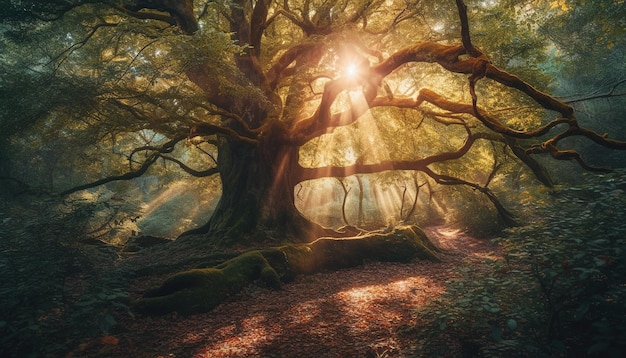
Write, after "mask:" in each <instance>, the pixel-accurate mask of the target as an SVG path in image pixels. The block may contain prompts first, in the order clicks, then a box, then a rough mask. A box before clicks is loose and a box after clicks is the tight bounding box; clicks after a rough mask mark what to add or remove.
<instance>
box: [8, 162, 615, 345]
mask: <svg viewBox="0 0 626 358" xmlns="http://www.w3.org/2000/svg"><path fill="white" fill-rule="evenodd" d="M625 191H626V172H624V171H623V170H619V171H615V172H613V173H609V174H603V175H596V174H594V175H586V176H585V181H584V183H583V184H580V185H576V186H567V187H565V186H563V187H557V188H554V189H551V190H546V189H532V190H528V191H526V192H524V193H523V194H522V196H521V197H520V202H521V203H522V206H523V211H522V212H520V213H518V218H519V219H520V221H521V222H522V223H523V224H522V225H521V226H518V227H514V228H510V229H507V230H506V231H505V232H503V233H502V234H501V235H500V236H501V237H499V238H497V239H494V240H493V241H494V244H496V245H499V246H500V247H501V248H502V252H503V254H502V258H501V259H500V258H494V259H490V258H485V259H483V260H481V263H480V265H481V268H480V269H477V268H476V267H475V266H474V265H476V264H477V263H476V261H475V260H466V261H465V263H464V264H460V265H459V266H457V267H455V268H454V271H455V275H454V278H452V279H451V280H449V281H447V282H440V284H443V285H445V292H444V293H443V294H441V295H439V296H437V297H436V298H435V299H433V300H432V301H430V302H426V303H425V304H423V305H421V306H419V307H413V308H410V307H409V308H407V310H412V314H414V315H417V316H419V317H420V319H419V323H415V324H414V325H413V326H407V325H406V324H403V325H402V326H398V327H394V328H393V329H394V330H395V331H394V332H395V334H398V335H400V336H402V337H403V339H406V340H410V341H412V342H413V343H412V344H411V347H412V349H413V351H412V353H410V352H409V353H410V354H413V355H414V356H423V355H432V356H446V355H452V356H454V355H456V354H458V355H463V356H485V357H501V356H510V357H518V356H519V357H524V356H539V357H543V356H545V357H555V356H556V357H558V356H563V357H576V356H586V357H587V356H597V357H604V356H619V354H621V352H622V351H624V350H626V347H625V343H624V342H626V320H624V318H626V317H625V314H624V302H625V300H626V252H625V249H626V242H625V241H626V192H625ZM24 202H25V201H24V200H23V199H21V200H19V201H18V200H15V201H9V200H7V201H5V202H3V204H2V206H1V207H0V224H1V226H0V238H1V240H0V278H1V281H0V299H1V302H0V337H1V338H0V347H1V348H0V355H1V356H7V357H59V356H66V355H67V354H68V352H72V355H73V356H82V355H84V356H106V354H107V352H111V351H113V350H115V349H116V347H117V346H118V345H121V344H122V343H121V341H120V338H119V337H120V336H121V335H122V334H121V332H124V330H127V329H128V327H124V324H125V322H128V321H134V322H137V321H141V320H146V318H145V317H141V316H137V315H135V313H134V312H133V311H132V309H131V304H130V303H131V296H132V290H133V288H132V287H134V286H135V285H136V284H137V282H138V281H141V282H144V283H145V282H158V281H159V280H161V279H162V278H163V277H164V276H165V275H167V274H168V273H169V272H166V271H170V270H176V269H184V268H188V267H189V266H194V265H197V264H199V263H204V264H205V265H209V266H210V265H211V264H216V263H217V262H218V261H220V260H223V259H224V258H227V257H229V255H232V254H229V253H220V252H216V251H212V252H211V251H210V250H207V252H211V253H210V254H208V255H206V256H208V257H200V256H198V255H199V254H198V246H197V243H193V242H190V243H189V244H188V245H178V246H176V247H175V250H174V251H173V253H172V254H171V255H170V257H169V259H170V261H171V262H167V264H165V265H164V267H166V268H167V269H166V270H161V271H155V270H151V269H148V270H147V269H146V267H145V265H146V263H147V262H152V263H154V262H158V260H159V259H158V257H163V256H162V254H163V253H164V252H165V251H158V250H145V252H139V253H137V254H133V255H129V254H124V253H122V252H121V251H120V250H119V249H116V248H114V247H110V246H106V245H101V244H94V242H93V241H89V240H88V238H86V237H85V236H84V231H85V223H86V222H87V221H88V220H89V218H90V217H92V216H93V215H95V213H94V208H93V207H91V206H89V205H86V204H85V205H83V204H76V203H74V204H71V205H69V206H68V205H65V206H63V207H62V210H59V205H62V203H59V202H58V201H55V200H52V199H50V200H43V199H40V198H39V199H32V200H30V201H29V202H28V203H27V204H24ZM484 240H487V239H484ZM86 243H88V244H86ZM177 260H178V262H175V261H177ZM184 260H186V261H184ZM183 261H184V262H183ZM153 268H154V267H153ZM357 270H358V268H357ZM279 294H280V292H279ZM209 314H210V313H209ZM451 341H454V342H456V343H455V344H456V346H458V347H460V348H459V349H458V350H456V351H454V352H453V353H451V351H450V342H451ZM138 343H139V342H135V344H136V345H137V344H138ZM144 343H146V342H144ZM96 347H97V348H96ZM99 352H100V353H99ZM393 352H395V353H393ZM393 352H392V351H389V352H387V353H385V355H382V356H388V357H391V356H406V355H409V356H410V354H409V353H407V351H406V350H405V351H402V352H403V353H402V354H403V355H398V354H400V353H398V352H399V351H393ZM380 354H383V353H382V352H381V353H380Z"/></svg>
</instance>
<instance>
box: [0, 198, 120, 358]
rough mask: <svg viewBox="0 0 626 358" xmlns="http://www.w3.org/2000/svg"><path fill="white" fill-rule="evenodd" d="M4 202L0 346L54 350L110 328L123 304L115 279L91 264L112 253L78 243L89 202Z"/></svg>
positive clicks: (5, 350)
mask: <svg viewBox="0 0 626 358" xmlns="http://www.w3.org/2000/svg"><path fill="white" fill-rule="evenodd" d="M21 199H23V198H21ZM7 204H8V203H7ZM10 204H12V205H11V206H8V205H5V206H3V207H2V208H1V211H0V222H1V223H2V224H1V226H0V250H1V251H0V277H2V279H1V280H0V297H1V301H0V317H1V318H0V336H1V337H2V338H0V346H1V347H2V349H1V350H0V353H1V354H2V355H3V356H15V357H17V356H19V357H41V356H59V355H60V354H62V353H63V352H66V351H67V350H68V348H70V347H73V346H75V345H77V344H78V343H79V342H80V341H81V340H82V339H84V338H86V337H94V336H98V335H101V334H105V333H109V332H111V330H112V329H113V328H114V326H115V323H116V321H115V318H114V314H116V312H124V311H125V312H129V311H128V306H127V305H126V303H125V302H126V298H125V296H126V293H125V291H124V290H123V289H122V288H121V287H122V286H121V283H120V282H121V278H120V277H119V276H117V275H112V274H111V275H105V274H103V272H102V270H101V268H100V267H98V266H99V265H107V266H108V265H109V264H110V262H111V261H112V260H114V259H115V258H116V257H117V255H116V254H115V252H114V251H112V250H110V249H108V248H106V247H101V248H99V249H97V250H93V251H92V252H89V251H86V250H84V249H83V246H81V245H80V244H79V240H81V238H83V237H84V232H83V230H84V228H85V225H86V221H87V219H89V218H90V217H91V215H92V213H93V207H90V206H88V205H75V206H74V207H71V210H70V209H68V207H63V208H64V209H65V210H63V211H61V210H59V208H60V207H62V204H61V203H59V202H58V201H56V200H39V201H31V202H29V203H28V204H25V205H18V204H16V203H10Z"/></svg>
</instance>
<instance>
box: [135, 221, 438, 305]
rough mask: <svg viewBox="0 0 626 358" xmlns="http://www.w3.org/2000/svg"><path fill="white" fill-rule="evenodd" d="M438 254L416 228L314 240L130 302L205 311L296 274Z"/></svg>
mask: <svg viewBox="0 0 626 358" xmlns="http://www.w3.org/2000/svg"><path fill="white" fill-rule="evenodd" d="M439 253H440V250H439V249H438V248H437V247H436V246H435V245H434V244H433V243H432V242H431V241H430V240H429V239H428V238H427V237H426V235H425V234H424V232H423V231H422V230H421V229H420V228H418V227H416V226H407V227H402V228H397V229H395V230H393V231H391V232H388V233H372V234H368V235H363V236H358V237H352V238H343V239H336V238H320V239H317V240H316V241H314V242H311V243H309V244H302V245H285V246H280V247H275V248H270V249H266V250H255V251H250V252H246V253H244V254H241V255H239V256H237V257H235V258H233V259H231V260H228V261H226V262H224V263H223V264H221V265H218V266H216V267H214V268H205V269H193V270H189V271H184V272H180V273H177V274H175V275H173V276H170V277H169V278H168V279H166V280H165V282H163V284H162V285H161V286H160V287H158V288H154V289H151V290H149V291H147V292H146V293H145V294H144V295H143V297H142V298H141V299H139V300H138V301H137V302H136V303H135V309H136V310H137V311H139V312H142V313H145V314H164V313H168V312H174V311H175V312H178V313H179V314H183V315H187V314H193V313H199V312H207V311H210V310H212V309H213V308H215V307H216V306H217V305H219V304H220V303H222V302H223V301H224V300H225V299H226V298H227V297H228V296H230V295H232V294H236V293H238V292H240V291H241V290H243V288H245V287H246V286H247V285H249V284H251V283H261V284H262V285H265V286H267V287H270V288H273V289H280V288H281V286H282V284H283V283H285V282H289V281H290V280H292V279H293V278H294V277H295V276H297V275H302V274H305V275H306V274H312V273H315V272H319V271H325V270H336V269H340V268H345V267H353V266H357V265H360V264H362V263H363V262H365V261H387V262H409V261H411V260H414V259H426V260H433V261H438V260H439V256H438V254H439Z"/></svg>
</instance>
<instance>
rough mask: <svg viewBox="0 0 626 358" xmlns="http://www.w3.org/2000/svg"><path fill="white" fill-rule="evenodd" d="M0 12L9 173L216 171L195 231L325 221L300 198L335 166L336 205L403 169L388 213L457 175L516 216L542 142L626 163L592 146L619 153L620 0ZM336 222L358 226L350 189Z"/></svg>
mask: <svg viewBox="0 0 626 358" xmlns="http://www.w3.org/2000/svg"><path fill="white" fill-rule="evenodd" d="M3 9H6V10H3V13H2V15H1V17H2V25H1V28H0V32H1V37H0V46H1V48H2V51H1V53H2V54H1V55H0V56H1V58H0V71H1V72H0V73H1V74H2V76H1V79H0V93H1V95H0V98H1V99H0V101H2V104H1V105H0V130H1V131H2V142H1V144H0V145H1V146H2V152H3V154H2V155H3V156H4V157H5V158H6V160H5V161H4V163H3V167H2V177H3V180H5V181H9V180H11V181H14V182H17V183H26V184H28V185H29V186H31V187H32V186H42V187H44V188H45V189H46V190H47V191H54V192H57V193H62V194H63V195H69V194H71V193H75V192H79V191H82V190H85V189H89V188H94V187H97V186H100V185H103V184H107V183H111V182H118V181H121V180H126V179H133V178H137V177H139V176H141V175H144V174H146V173H156V174H158V175H172V174H171V173H174V172H175V173H177V174H176V175H180V174H181V173H186V174H188V175H191V176H194V177H219V179H220V183H221V196H220V199H219V202H218V203H217V204H216V205H215V209H214V210H213V211H212V216H211V218H210V220H209V218H206V219H207V220H208V222H207V224H206V225H203V226H201V227H198V228H196V229H194V230H191V231H190V233H201V232H207V231H210V232H212V233H214V234H216V235H217V236H225V237H239V236H240V235H241V234H245V233H250V232H254V231H255V230H257V229H258V228H260V227H263V228H268V229H270V230H276V232H280V233H279V234H278V235H279V236H280V235H282V234H285V235H287V236H289V237H294V238H298V239H299V240H308V239H311V238H313V237H316V236H319V235H321V234H331V233H330V232H329V231H328V230H326V229H325V228H323V227H322V226H321V225H319V224H317V223H312V222H311V220H309V219H307V218H305V217H303V216H302V212H303V211H304V210H305V209H303V207H304V206H303V205H305V204H300V206H299V207H297V206H298V202H299V201H302V200H305V199H306V198H303V197H302V196H301V195H300V194H303V193H304V192H306V190H305V189H306V188H307V185H314V184H315V180H318V179H320V178H338V179H340V182H341V185H342V187H343V189H344V191H345V192H344V194H345V196H344V199H343V200H344V204H345V198H346V197H347V195H348V191H349V188H348V187H347V186H346V185H347V184H346V183H347V180H352V179H351V178H356V179H358V183H359V185H360V187H361V189H360V192H361V198H360V200H361V201H362V200H363V198H362V195H363V194H362V193H363V191H364V189H363V183H362V178H361V176H362V175H373V174H376V173H378V174H377V175H378V176H376V177H375V180H377V181H379V182H381V183H383V182H385V181H394V180H395V181H396V182H397V181H398V180H399V179H398V175H400V178H401V179H400V180H401V181H403V183H404V181H408V182H410V183H412V184H411V185H412V187H411V189H410V194H411V195H413V196H414V198H415V199H414V200H413V203H412V205H413V209H410V208H409V206H410V205H411V204H406V203H405V202H408V201H409V200H408V199H407V198H405V196H406V195H408V194H407V190H408V189H407V188H408V184H405V186H404V190H402V189H401V186H400V185H398V186H397V188H398V190H396V193H395V196H396V197H395V199H396V201H398V200H400V202H401V206H400V214H399V216H403V215H404V214H406V213H414V212H415V205H416V204H417V203H418V199H420V200H421V201H420V203H421V204H424V205H431V204H432V205H434V204H433V203H435V204H436V195H435V193H437V192H438V190H439V189H436V187H437V186H445V187H448V186H453V187H459V188H468V189H471V191H473V192H476V193H478V195H481V196H483V197H484V198H485V200H487V201H488V203H489V205H491V206H492V207H493V208H495V211H496V212H497V213H498V214H499V217H500V219H501V220H502V221H504V222H507V223H512V222H513V221H514V218H513V215H512V214H511V213H510V212H509V210H507V207H506V204H505V203H503V202H502V201H501V199H499V197H498V195H497V191H498V186H499V187H500V188H503V187H506V186H507V185H508V186H510V185H519V180H520V178H521V177H522V176H524V175H531V176H533V177H534V178H536V179H537V180H538V181H539V182H541V183H543V184H544V185H552V184H553V178H552V176H554V172H552V173H551V172H550V170H548V169H547V168H546V167H547V166H548V167H549V166H552V165H553V164H550V163H554V162H546V161H545V160H544V159H542V155H544V156H545V155H547V156H549V157H551V158H553V159H556V160H566V161H574V162H576V163H577V164H578V165H579V166H580V167H582V168H584V169H586V170H592V171H606V170H608V169H607V168H606V167H605V165H623V164H624V163H623V161H622V162H620V161H619V157H613V159H612V160H609V161H608V162H606V163H600V164H599V165H598V164H597V163H596V162H597V159H602V158H598V156H594V155H593V153H594V152H596V151H598V150H600V149H599V148H607V149H610V150H623V149H626V142H625V140H626V139H625V138H623V137H617V136H618V135H619V132H620V131H615V130H614V128H613V127H614V126H615V123H616V122H613V121H612V118H615V114H614V113H615V112H619V111H616V110H614V108H616V107H617V106H619V107H617V108H622V106H623V105H624V100H623V98H624V97H623V95H624V87H625V86H626V77H624V76H623V73H624V61H620V60H619V59H623V56H624V48H625V47H626V44H625V43H624V36H623V34H624V31H625V28H626V26H625V24H624V15H625V14H624V9H623V2H622V1H618V0H603V1H601V2H600V3H599V4H598V2H591V1H583V0H580V1H570V0H559V1H549V0H542V1H509V0H500V1H498V0H492V1H467V4H465V3H464V2H463V1H461V0H457V1H446V2H437V1H412V0H411V1H409V0H402V1H399V0H384V1H383V0H365V1H363V0H342V1H326V0H297V1H273V0H258V1H247V0H237V1H228V0H216V1H192V0H185V1H172V0H123V1H122V0H120V1H116V0H109V1H89V0H87V1H82V0H73V1H34V0H31V1H12V0H11V1H4V2H3ZM581 68H584V69H585V70H581ZM616 74H618V77H615V76H616ZM619 74H622V77H619ZM550 93H555V95H551V94H550ZM557 95H558V96H559V97H557ZM566 96H569V97H566ZM596 100H601V101H606V102H602V103H599V104H597V103H596V102H594V103H596V104H595V106H596V107H595V108H601V109H602V111H604V112H601V113H604V114H603V115H602V117H603V118H602V119H598V118H596V116H594V115H593V113H594V112H593V111H591V113H592V114H589V111H587V110H586V109H587V108H588V107H581V105H585V106H588V105H590V104H589V103H590V101H596ZM613 106H616V107H613ZM607 108H608V109H607ZM606 113H608V115H607V114H606ZM581 114H582V115H581ZM583 117H584V118H583ZM581 118H582V119H584V121H583V120H582V119H581ZM604 119H606V120H607V121H609V122H608V123H610V124H609V125H608V129H607V125H606V124H604V125H602V123H603V122H602V120H604ZM622 125H623V124H622ZM622 132H623V131H622ZM589 157H590V158H592V159H593V160H588V159H587V158H589ZM615 158H618V159H615ZM546 163H548V164H546ZM520 166H523V167H524V168H526V169H520ZM516 183H517V184H516ZM318 184H319V183H318ZM16 185H17V184H16ZM195 185H203V184H202V183H196V184H195ZM319 188H320V187H318V191H317V192H316V191H313V192H314V193H319ZM420 190H421V192H422V193H427V196H426V198H423V197H424V194H422V197H419V195H420ZM460 190H461V189H460ZM355 192H356V190H355ZM450 193H452V192H448V194H450ZM309 194H310V193H309ZM315 195H316V194H313V195H312V196H315ZM450 195H452V194H450ZM318 196H319V195H318ZM310 197H311V195H309V198H308V199H307V200H309V201H310V200H313V199H311V198H310ZM470 210H471V208H470ZM361 216H362V215H361V213H359V217H361ZM400 219H404V218H400ZM343 221H344V224H346V225H351V226H353V225H355V223H354V221H353V220H348V219H347V218H346V211H345V205H344V208H343ZM350 221H352V222H350ZM357 226H358V225H357ZM349 232H352V231H349Z"/></svg>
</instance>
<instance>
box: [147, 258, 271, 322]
mask: <svg viewBox="0 0 626 358" xmlns="http://www.w3.org/2000/svg"><path fill="white" fill-rule="evenodd" d="M256 280H259V281H261V282H263V283H264V284H265V285H267V286H268V287H271V288H276V289H278V288H280V285H281V280H280V278H279V277H278V274H277V273H276V271H275V270H274V269H273V268H272V267H271V266H270V265H269V263H268V262H267V260H266V259H265V257H263V255H262V254H261V252H260V251H251V252H247V253H245V254H242V255H240V256H237V257H235V258H233V259H230V260H228V261H226V262H224V263H223V264H221V265H219V266H217V267H215V268H207V269H193V270H189V271H184V272H180V273H177V274H175V275H173V276H170V277H169V278H167V279H166V280H165V282H163V284H162V285H161V286H160V287H158V288H155V289H152V290H149V291H147V292H146V293H145V294H144V296H143V298H141V299H140V300H138V301H137V302H136V304H135V308H136V309H137V310H138V311H139V312H143V313H149V314H163V313H168V312H173V311H176V312H178V313H180V314H191V313H197V312H206V311H210V310H212V309H213V308H215V307H216V306H217V305H219V304H220V303H222V302H223V301H224V300H225V299H226V298H227V297H228V296H230V295H232V294H235V293H238V292H240V291H241V290H242V289H243V288H244V287H245V286H246V285H248V284H250V283H251V282H254V281H256Z"/></svg>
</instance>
